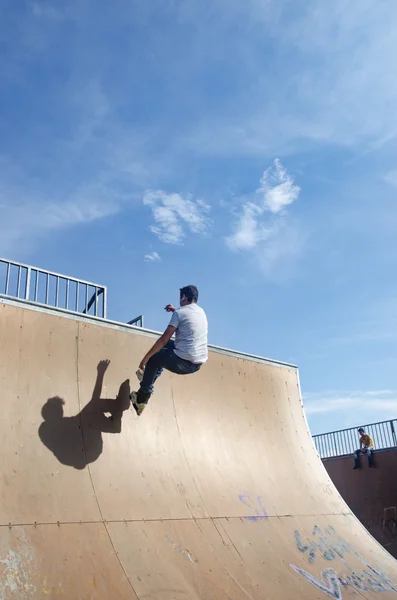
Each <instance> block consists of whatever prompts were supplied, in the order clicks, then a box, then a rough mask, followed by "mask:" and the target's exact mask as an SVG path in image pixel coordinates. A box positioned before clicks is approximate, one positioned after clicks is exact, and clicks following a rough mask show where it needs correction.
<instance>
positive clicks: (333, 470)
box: [323, 448, 397, 558]
mask: <svg viewBox="0 0 397 600" xmlns="http://www.w3.org/2000/svg"><path fill="white" fill-rule="evenodd" d="M323 463H324V466H325V468H326V469H327V471H328V474H329V476H330V477H331V479H332V481H333V482H334V484H335V486H336V488H337V489H338V491H339V493H340V494H341V495H342V497H343V499H344V500H345V502H346V503H347V504H348V506H349V508H350V509H351V510H352V511H353V512H354V514H355V515H356V516H357V518H358V519H359V520H360V521H361V522H362V523H363V525H365V527H366V528H367V529H368V531H369V532H370V533H371V535H373V537H374V538H375V539H376V540H378V542H380V543H381V544H382V545H383V546H384V547H385V548H386V550H388V552H390V554H392V555H393V556H394V557H395V558H397V525H396V522H395V520H391V519H390V517H392V518H393V517H394V519H395V514H393V513H394V512H395V511H393V510H392V511H388V512H386V513H385V509H387V508H390V507H396V508H397V448H393V449H391V450H378V451H377V452H376V453H375V467H374V468H372V469H370V468H369V467H368V462H367V458H366V457H365V456H361V469H358V470H356V471H354V470H353V465H354V458H353V456H343V457H339V458H331V459H324V460H323ZM385 519H386V520H385Z"/></svg>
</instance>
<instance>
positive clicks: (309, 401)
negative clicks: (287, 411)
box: [303, 390, 397, 420]
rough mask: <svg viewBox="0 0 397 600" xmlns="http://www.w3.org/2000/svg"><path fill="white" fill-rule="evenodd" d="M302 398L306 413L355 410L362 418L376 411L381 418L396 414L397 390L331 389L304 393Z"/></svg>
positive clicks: (379, 418)
mask: <svg viewBox="0 0 397 600" xmlns="http://www.w3.org/2000/svg"><path fill="white" fill-rule="evenodd" d="M303 400H304V407H305V412H306V413H307V414H308V415H314V414H327V413H333V412H338V413H346V412H350V413H351V412H354V411H356V412H357V415H358V417H359V418H360V419H363V418H365V416H366V415H367V414H369V413H375V412H376V413H377V415H378V417H377V419H378V420H381V419H382V418H383V417H385V418H387V417H388V416H390V415H391V416H394V415H395V414H397V391H393V390H367V391H362V390H352V391H343V390H340V391H338V390H332V391H324V392H316V393H307V394H304V398H303Z"/></svg>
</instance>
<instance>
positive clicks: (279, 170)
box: [257, 158, 300, 214]
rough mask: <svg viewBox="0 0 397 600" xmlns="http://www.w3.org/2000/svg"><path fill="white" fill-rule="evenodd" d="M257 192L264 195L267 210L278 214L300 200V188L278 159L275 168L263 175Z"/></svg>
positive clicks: (267, 170) (269, 169) (274, 164)
mask: <svg viewBox="0 0 397 600" xmlns="http://www.w3.org/2000/svg"><path fill="white" fill-rule="evenodd" d="M257 192H258V193H259V194H263V198H264V206H265V209H267V210H270V212H272V213H275V214H278V213H280V212H282V211H283V210H284V208H285V207H286V206H288V205H289V204H292V203H293V202H294V201H295V200H296V199H297V198H298V196H299V192H300V187H299V186H297V185H295V184H294V180H293V179H292V177H291V176H290V175H288V173H287V171H286V169H285V168H284V167H283V165H282V164H281V162H280V160H279V159H278V158H276V160H275V161H274V163H273V167H269V168H268V169H266V171H265V172H264V173H263V176H262V178H261V185H260V187H259V189H258V190H257Z"/></svg>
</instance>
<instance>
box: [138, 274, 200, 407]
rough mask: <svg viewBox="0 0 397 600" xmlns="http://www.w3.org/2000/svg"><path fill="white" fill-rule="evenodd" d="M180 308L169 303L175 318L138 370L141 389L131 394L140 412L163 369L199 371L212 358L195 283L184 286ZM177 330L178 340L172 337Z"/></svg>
mask: <svg viewBox="0 0 397 600" xmlns="http://www.w3.org/2000/svg"><path fill="white" fill-rule="evenodd" d="M179 299H180V308H178V309H176V308H175V307H174V306H172V304H167V306H166V307H165V310H166V311H167V312H171V313H173V314H172V317H171V320H170V322H169V324H168V327H167V329H166V330H165V331H164V333H163V335H162V336H161V337H160V338H159V339H158V340H157V342H156V343H155V344H153V346H152V348H151V349H150V350H149V352H148V353H147V354H146V355H145V356H144V357H143V359H142V360H141V363H140V365H139V369H138V371H137V377H138V379H140V381H141V385H140V388H139V390H138V391H137V392H132V394H131V395H130V398H131V401H132V405H133V407H134V409H135V410H136V413H137V415H138V416H139V415H141V414H142V412H143V410H144V409H145V407H146V405H147V403H148V401H149V398H150V396H151V395H152V393H153V386H154V382H155V381H156V379H157V378H158V377H159V376H160V375H161V373H162V372H163V369H167V370H168V371H171V372H172V373H176V374H177V375H189V374H192V373H196V372H197V371H198V370H199V369H200V368H201V365H202V364H203V363H205V362H206V361H207V359H208V349H207V343H208V342H207V337H208V322H207V317H206V314H205V312H204V310H203V309H202V308H201V307H200V306H198V305H197V301H198V290H197V288H196V286H194V285H187V286H186V287H183V288H181V289H180V294H179ZM174 333H175V342H174V341H173V340H171V337H172V336H173V335H174Z"/></svg>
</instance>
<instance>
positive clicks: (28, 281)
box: [25, 267, 32, 300]
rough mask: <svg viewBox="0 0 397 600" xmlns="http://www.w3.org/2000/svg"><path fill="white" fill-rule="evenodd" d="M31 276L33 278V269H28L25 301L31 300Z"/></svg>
mask: <svg viewBox="0 0 397 600" xmlns="http://www.w3.org/2000/svg"><path fill="white" fill-rule="evenodd" d="M31 276H32V268H31V267H28V270H27V272H26V286H25V300H29V295H30V278H31Z"/></svg>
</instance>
